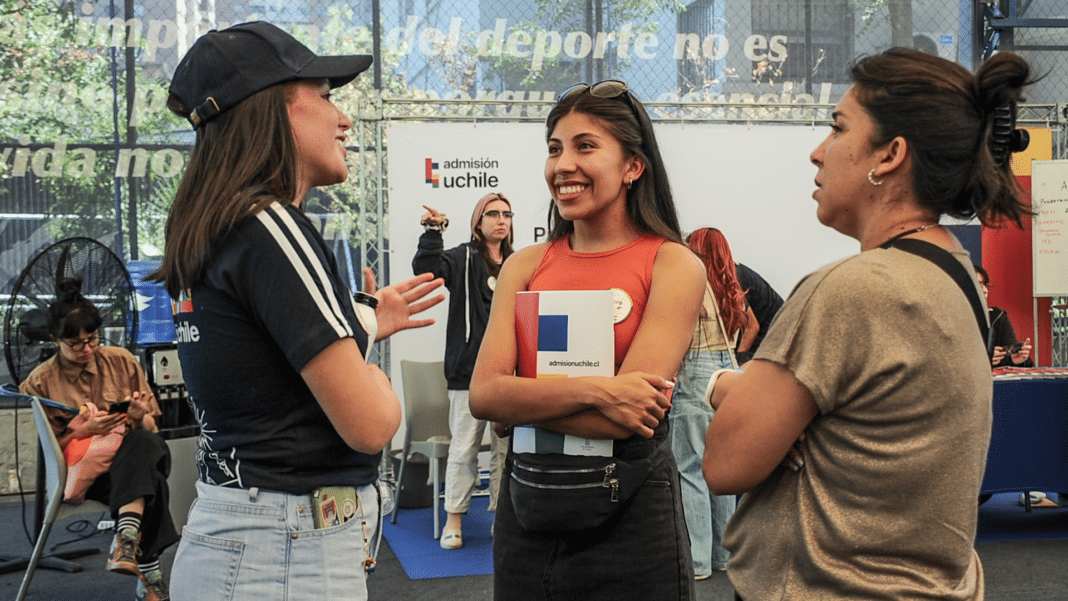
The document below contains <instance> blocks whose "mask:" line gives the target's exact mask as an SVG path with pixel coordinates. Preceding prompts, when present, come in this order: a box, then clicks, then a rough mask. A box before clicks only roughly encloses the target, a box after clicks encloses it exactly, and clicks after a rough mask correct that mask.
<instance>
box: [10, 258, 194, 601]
mask: <svg viewBox="0 0 1068 601" xmlns="http://www.w3.org/2000/svg"><path fill="white" fill-rule="evenodd" d="M56 288H57V289H56V299H57V300H56V301H55V302H54V303H52V304H51V305H50V306H49V308H48V331H49V334H50V336H51V337H52V340H53V342H55V343H56V346H57V348H58V351H59V352H58V353H57V354H56V355H54V356H53V357H51V358H49V359H47V360H46V361H45V362H44V363H42V364H41V365H38V366H37V368H36V369H34V370H33V371H32V372H30V375H29V376H27V377H26V380H25V381H23V382H22V384H21V385H20V386H19V391H20V392H22V393H24V394H30V395H34V396H39V397H44V398H47V399H51V400H52V401H56V402H58V403H62V404H65V405H68V406H70V407H71V408H73V409H76V410H78V413H77V414H75V415H73V417H72V416H71V413H72V412H71V413H68V412H64V411H60V410H58V409H49V410H47V411H46V412H47V413H48V414H49V420H50V422H51V423H52V429H53V431H55V433H56V438H57V439H58V440H59V445H60V447H62V448H63V454H64V456H65V457H66V459H67V465H68V466H70V469H69V471H68V478H67V490H66V491H65V492H64V500H66V501H68V502H72V503H80V502H82V501H83V500H84V499H92V500H95V501H100V502H103V503H106V504H108V505H109V506H110V508H111V516H112V519H114V520H115V532H116V534H115V538H114V541H113V542H112V546H111V552H110V554H109V558H108V563H107V568H108V570H110V571H113V572H119V573H122V574H129V575H132V576H138V577H139V579H138V586H137V597H136V598H137V599H147V600H149V601H153V600H155V601H164V600H166V599H169V594H168V591H167V585H166V582H165V581H164V580H163V574H162V572H161V571H160V567H159V557H160V554H161V553H162V552H163V550H164V549H166V548H167V547H168V546H170V545H172V544H174V543H176V542H178V532H177V531H176V530H175V527H174V522H173V520H172V519H171V514H170V510H169V504H170V491H169V489H168V488H167V476H168V474H169V473H170V467H171V457H170V452H169V451H168V449H167V444H166V443H165V442H164V441H163V439H162V438H160V436H159V435H158V434H157V433H156V432H157V431H158V429H157V427H156V422H155V418H156V417H157V416H159V415H160V410H159V407H158V406H157V404H156V399H155V396H154V395H153V394H152V392H151V390H150V388H149V386H148V382H147V380H145V375H144V372H143V371H142V370H141V365H140V364H139V363H138V361H137V359H136V358H135V357H134V356H133V355H132V354H131V353H130V352H129V351H127V350H126V349H124V348H120V347H110V346H100V333H99V330H100V326H101V324H102V323H103V319H102V318H101V317H100V312H99V311H98V310H97V308H96V306H94V305H93V303H92V302H90V301H89V300H88V299H86V298H85V297H84V296H82V293H81V281H80V280H76V279H65V280H61V281H60V282H58V283H57V285H56Z"/></svg>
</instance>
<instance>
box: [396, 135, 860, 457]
mask: <svg viewBox="0 0 1068 601" xmlns="http://www.w3.org/2000/svg"><path fill="white" fill-rule="evenodd" d="M828 132H829V127H826V126H820V127H817V128H812V127H797V126H794V127H791V126H771V125H766V126H752V127H741V126H716V125H698V124H691V125H677V124H658V125H657V126H656V134H657V140H658V142H659V143H660V151H661V153H662V154H663V157H664V161H665V163H666V165H667V170H668V176H669V178H670V180H671V186H672V192H673V194H674V198H675V203H676V205H677V208H678V212H679V218H680V220H681V225H682V229H683V232H684V233H685V232H689V231H691V230H693V229H696V228H698V227H702V226H712V227H717V228H719V229H720V230H721V231H722V232H723V234H724V235H725V236H726V237H727V240H728V241H729V243H730V245H731V252H732V253H733V255H734V259H735V260H736V261H739V262H741V263H745V264H746V265H748V266H749V267H751V268H752V269H754V270H756V271H757V272H758V273H760V274H761V275H762V276H763V277H764V278H765V279H766V280H768V282H770V283H771V285H772V286H773V287H774V288H775V289H776V290H777V291H778V292H779V294H781V295H782V296H783V297H784V298H785V297H786V296H787V295H788V294H789V293H790V290H791V289H792V288H793V286H794V284H796V283H797V281H798V280H799V279H800V278H801V277H802V276H804V275H805V274H807V273H809V272H811V271H813V270H814V269H816V268H818V267H820V266H822V265H825V264H827V263H830V262H832V261H836V260H838V259H841V258H843V257H846V256H849V255H851V254H855V253H856V252H858V251H859V250H860V244H859V243H858V242H856V241H855V240H853V239H851V238H847V237H845V236H843V235H841V234H839V233H837V232H835V231H833V230H831V229H829V228H827V227H824V226H822V225H820V223H819V222H818V221H817V220H816V203H815V201H814V200H813V199H812V191H813V190H814V188H815V184H814V183H813V178H814V177H815V175H816V167H815V166H813V165H812V163H811V162H809V159H808V156H809V153H810V152H811V151H812V150H813V149H814V148H815V147H816V145H818V144H819V143H820V141H821V140H823V138H824V137H825V136H826V135H827V133H828ZM387 134H388V140H389V151H388V157H387V158H388V160H389V240H390V253H391V255H390V265H391V275H392V281H394V282H397V281H401V280H403V279H405V278H408V277H411V276H412V275H413V273H412V268H411V266H412V257H414V256H415V250H416V247H417V244H418V239H419V235H420V234H421V233H422V232H423V228H422V226H420V225H419V218H420V216H421V215H422V214H423V212H424V211H425V209H423V205H424V204H425V205H429V206H431V207H434V208H435V209H437V210H439V211H442V212H444V213H446V214H447V215H448V216H449V218H450V221H451V224H450V226H449V229H448V231H447V232H446V234H445V247H446V248H451V247H453V246H456V245H457V244H460V243H461V242H465V241H467V240H468V239H469V238H470V233H471V230H470V219H471V211H472V209H473V208H474V205H475V203H476V202H477V201H478V199H479V198H481V197H482V196H483V195H484V194H486V193H487V192H500V193H503V194H504V195H505V196H506V197H508V198H509V200H511V201H512V208H513V210H514V211H515V219H514V228H515V235H516V248H521V247H523V246H526V245H529V244H531V243H533V242H535V241H537V242H541V241H544V240H545V227H546V219H547V214H548V213H547V212H548V208H549V203H550V201H551V197H550V195H549V191H548V188H547V186H546V184H545V179H544V177H543V175H542V171H543V167H544V164H545V155H546V150H545V128H544V125H542V124H539V123H504V124H500V123H492V124H466V123H462V124H447V123H405V124H395V125H391V126H390V127H389V129H388V132H387ZM428 161H429V165H428ZM428 179H429V180H430V181H429V183H428ZM435 182H436V185H435ZM445 302H446V303H447V302H448V301H447V300H446V301H445ZM445 306H446V305H445V303H442V304H441V305H440V306H438V307H436V308H435V310H433V311H432V312H431V315H432V316H433V317H435V318H436V319H437V320H438V323H436V324H434V325H433V326H430V327H428V328H423V329H420V330H410V331H407V332H401V333H399V334H397V335H395V336H393V337H392V339H391V345H392V366H391V368H392V372H391V373H393V374H400V363H399V362H400V360H401V359H411V360H416V361H437V360H441V359H442V358H443V357H444V353H445V316H446V311H445ZM395 380H396V381H395V382H394V384H395V388H396V390H397V393H398V394H402V392H401V387H400V382H399V379H395ZM397 440H398V441H403V428H402V429H401V432H400V433H398V439H397ZM398 446H399V443H397V442H396V441H395V444H394V447H395V448H396V447H398Z"/></svg>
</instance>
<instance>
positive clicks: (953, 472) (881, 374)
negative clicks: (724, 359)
mask: <svg viewBox="0 0 1068 601" xmlns="http://www.w3.org/2000/svg"><path fill="white" fill-rule="evenodd" d="M954 256H955V257H956V258H957V259H958V260H960V261H961V263H963V264H965V265H966V266H968V268H969V271H971V266H970V260H969V258H968V254H967V253H965V252H959V253H954ZM973 278H974V275H973ZM976 286H978V284H976ZM755 359H757V360H767V361H773V362H775V363H778V364H780V365H783V366H785V367H786V368H787V369H789V370H790V372H792V373H793V374H794V376H795V377H797V379H798V380H799V381H800V382H801V383H802V384H804V385H805V386H806V387H807V388H808V390H809V391H810V392H811V393H812V396H813V398H814V400H815V402H816V405H817V407H818V408H819V414H818V416H817V417H816V419H815V420H814V421H813V422H812V424H811V426H810V427H809V432H808V437H807V439H806V440H805V442H804V443H803V445H802V452H803V454H804V458H805V466H804V468H802V469H801V471H800V472H792V471H789V470H784V469H783V468H781V467H780V468H778V469H777V470H776V471H775V472H774V473H772V474H771V475H770V476H769V477H768V478H767V479H766V480H765V481H764V482H763V483H761V484H760V485H759V486H758V487H757V488H756V489H754V490H753V491H751V492H750V493H748V494H746V495H745V497H743V499H742V502H741V503H740V504H739V506H738V510H737V512H736V513H735V514H734V518H733V519H732V520H731V522H730V524H729V526H728V528H727V533H726V538H725V543H724V544H725V546H726V547H727V548H728V549H729V550H730V551H731V560H730V566H729V575H730V578H731V581H732V582H733V583H734V585H735V588H736V589H737V590H738V592H739V594H740V595H741V597H742V598H743V599H746V600H747V601H758V600H766V599H790V600H799V599H800V600H805V601H817V600H822V599H850V600H854V599H866V600H874V599H886V600H888V601H889V600H893V601H903V600H907V599H960V600H975V599H982V597H983V577H982V567H981V566H980V564H979V557H978V556H977V555H976V553H975V551H974V540H975V528H976V511H977V503H976V497H977V495H978V493H979V487H980V484H981V482H982V477H983V472H984V469H985V466H986V454H987V446H988V444H989V440H990V426H991V400H992V396H993V381H992V379H991V375H990V363H989V360H988V358H987V356H986V351H985V344H984V341H983V340H982V336H981V335H980V333H979V328H978V326H977V325H976V322H975V317H974V313H973V311H972V309H971V305H970V304H969V303H968V300H967V298H966V297H965V296H964V294H963V293H962V291H961V290H960V288H959V287H958V286H957V285H956V283H954V281H953V280H952V279H951V278H950V277H949V276H948V275H947V274H946V273H945V272H943V271H942V270H941V269H939V268H938V267H937V266H936V265H934V264H933V263H931V262H930V261H928V260H926V259H923V258H921V257H918V256H915V255H912V254H909V253H906V252H903V251H900V250H883V249H875V250H871V251H868V252H864V253H862V254H860V255H857V256H855V257H852V258H849V259H846V260H844V261H841V262H839V263H835V264H833V265H829V266H827V267H824V268H823V269H820V270H819V271H817V272H815V273H813V274H811V275H809V276H808V277H806V278H805V279H804V280H802V281H801V282H800V283H799V284H798V285H797V287H796V288H795V289H794V291H793V293H792V294H791V296H790V298H789V299H788V300H787V302H786V304H785V305H784V306H783V308H782V310H781V311H780V312H779V314H778V316H777V318H776V320H775V321H774V322H773V323H772V325H771V328H770V330H769V332H768V335H767V337H766V338H765V339H764V342H763V343H762V344H761V346H760V351H759V352H758V353H757V355H756V357H755Z"/></svg>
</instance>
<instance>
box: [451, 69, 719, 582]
mask: <svg viewBox="0 0 1068 601" xmlns="http://www.w3.org/2000/svg"><path fill="white" fill-rule="evenodd" d="M546 141H547V143H548V158H547V159H546V163H545V180H546V183H547V184H548V186H549V191H550V193H551V194H552V198H553V205H552V208H551V209H550V211H551V215H550V234H549V241H548V242H546V243H542V244H536V245H534V246H531V247H527V248H525V249H523V250H520V251H517V252H516V253H515V254H514V255H512V257H511V258H509V259H508V261H507V262H506V263H505V265H504V268H503V269H502V271H501V275H500V278H499V280H498V283H497V290H496V292H495V294H494V301H493V307H492V309H491V313H490V320H489V326H488V328H487V331H486V336H485V338H484V339H483V343H482V348H481V350H480V352H479V357H478V361H477V363H476V365H475V371H474V375H473V377H472V380H471V412H472V414H473V415H475V416H476V417H478V418H480V419H488V420H491V421H493V422H495V423H496V427H497V428H498V429H499V430H500V431H507V430H509V429H510V428H512V427H513V426H525V425H531V424H533V425H536V426H538V427H539V428H542V429H545V430H549V431H552V432H556V433H560V434H567V435H572V436H576V437H578V438H580V439H602V440H604V439H609V440H610V442H611V448H612V455H613V457H614V458H617V459H619V460H620V461H625V460H627V459H628V458H635V457H638V458H643V459H645V460H648V461H649V462H650V464H651V466H652V468H651V470H649V473H648V476H647V477H645V479H644V480H642V481H641V482H640V483H639V485H638V487H637V492H635V493H634V494H633V496H630V498H629V499H625V500H623V501H622V502H621V503H620V504H619V508H618V510H617V511H615V512H614V513H613V514H612V515H611V517H610V518H608V519H607V521H606V522H604V523H603V524H601V525H598V526H596V527H588V528H586V529H583V530H578V531H571V532H546V531H531V530H528V529H526V528H524V527H523V525H521V523H520V520H519V519H518V518H517V512H516V507H518V506H519V505H520V504H522V503H523V502H524V501H525V499H524V498H523V495H526V494H528V493H527V492H524V491H526V490H529V489H525V488H522V487H518V486H516V482H517V481H518V478H516V476H515V475H514V473H513V467H514V461H515V457H516V453H515V452H514V449H513V452H510V453H509V457H508V461H507V463H506V466H505V474H504V478H503V479H502V483H501V491H500V496H499V500H498V507H497V515H496V521H495V524H494V596H495V598H496V599H508V600H510V601H511V600H516V599H547V598H553V599H583V600H587V599H619V598H649V599H693V598H694V587H693V565H692V561H691V558H690V550H689V540H688V535H687V532H686V525H685V521H684V518H683V515H682V505H681V501H680V495H679V480H678V471H677V467H676V465H675V461H674V458H673V457H672V456H671V452H670V448H669V446H670V445H668V444H667V432H668V419H667V415H668V412H669V409H670V407H671V402H670V400H669V399H670V396H669V394H668V393H669V391H670V389H671V386H672V381H671V380H672V378H673V377H674V375H675V372H676V370H677V369H678V366H679V363H680V361H681V360H682V357H683V355H684V354H685V353H686V350H687V348H688V347H689V343H690V336H691V334H692V332H693V328H694V326H695V324H696V322H697V315H698V312H699V309H700V304H701V299H702V296H703V294H704V286H705V276H704V270H703V268H702V265H701V262H700V260H698V259H697V258H696V257H695V256H694V255H693V254H692V253H691V252H690V251H689V250H688V249H687V248H686V246H685V245H684V244H683V243H682V237H681V234H680V232H679V225H678V218H677V216H676V213H675V205H674V202H673V200H672V198H671V190H670V186H669V185H668V181H667V173H666V170H665V169H664V165H663V161H662V159H661V157H660V151H659V148H658V147H657V143H656V139H655V137H654V135H653V130H652V124H651V122H650V120H649V117H648V115H647V114H646V113H645V109H644V107H642V105H641V103H640V102H639V101H638V100H637V98H635V97H634V96H633V94H631V93H630V92H629V91H628V90H627V87H626V84H624V83H623V82H619V81H605V82H601V83H598V84H594V85H593V86H590V85H586V84H580V85H578V86H575V87H573V88H570V89H568V90H566V91H565V92H563V93H562V94H561V95H560V96H559V98H558V100H557V104H556V106H555V107H554V108H553V110H552V111H551V112H550V114H549V117H548V120H547V122H546ZM606 288H607V289H612V290H613V292H614V294H615V298H616V299H617V301H618V302H617V304H616V307H617V310H616V311H615V314H614V317H615V326H614V329H615V340H616V348H615V353H616V356H615V375H614V376H605V377H596V376H588V377H573V378H557V379H538V378H524V377H519V376H517V375H516V367H517V361H518V350H517V348H518V347H517V342H516V326H515V317H514V315H515V306H516V294H517V293H518V292H521V291H525V290H603V289H606ZM513 444H514V443H513ZM521 454H523V455H527V454H534V455H543V454H544V453H540V452H538V453H521ZM550 454H551V453H550ZM567 454H568V453H566V452H565V453H564V455H567ZM564 459H568V458H566V457H565V458H564ZM571 459H574V458H571ZM606 481H607V480H606ZM517 502H518V503H517Z"/></svg>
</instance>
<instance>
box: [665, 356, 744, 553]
mask: <svg viewBox="0 0 1068 601" xmlns="http://www.w3.org/2000/svg"><path fill="white" fill-rule="evenodd" d="M730 366H731V359H730V355H728V354H727V351H708V350H692V351H690V352H688V353H687V354H686V357H685V358H683V360H682V365H680V366H679V373H678V376H677V378H676V380H675V389H674V390H673V391H672V394H671V451H672V452H673V453H674V454H675V461H676V462H677V463H678V464H679V479H680V481H681V483H682V506H683V508H684V509H685V511H686V527H687V529H688V530H689V531H690V552H691V554H692V555H693V566H694V573H695V574H711V573H712V570H723V569H726V568H727V560H728V559H730V553H729V552H728V551H727V550H726V549H724V548H723V531H724V530H725V529H726V527H727V522H728V521H729V520H730V519H731V516H732V515H734V507H735V504H736V499H735V497H734V495H725V496H717V495H713V494H711V493H709V492H708V485H707V484H705V476H704V473H703V472H702V471H701V463H702V460H703V459H704V454H705V433H706V432H708V426H709V424H711V423H712V417H713V415H715V411H713V410H712V407H711V405H709V404H708V401H707V400H705V388H706V387H707V386H708V378H709V377H710V376H711V375H712V372H714V371H716V370H717V369H721V368H725V367H730Z"/></svg>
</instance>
